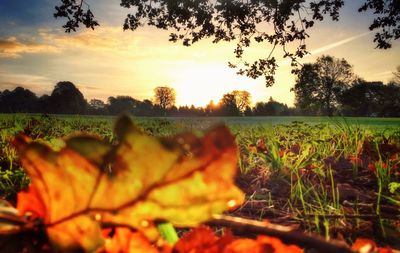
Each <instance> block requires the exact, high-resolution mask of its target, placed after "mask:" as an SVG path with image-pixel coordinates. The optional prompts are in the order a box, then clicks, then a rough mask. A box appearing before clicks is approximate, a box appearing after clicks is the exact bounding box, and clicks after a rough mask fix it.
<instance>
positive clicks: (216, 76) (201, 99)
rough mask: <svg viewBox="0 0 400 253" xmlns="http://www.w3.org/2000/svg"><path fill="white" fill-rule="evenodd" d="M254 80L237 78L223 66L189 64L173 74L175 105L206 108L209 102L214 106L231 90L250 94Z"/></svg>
mask: <svg viewBox="0 0 400 253" xmlns="http://www.w3.org/2000/svg"><path fill="white" fill-rule="evenodd" d="M252 83H254V80H252V79H249V78H246V77H243V76H238V75H237V74H236V73H235V71H234V70H232V69H230V68H228V67H227V66H226V65H223V64H204V63H203V64H202V63H191V65H190V66H188V67H187V68H184V69H179V70H177V71H176V73H175V81H174V82H173V85H172V86H173V87H174V89H175V90H176V103H177V105H178V106H180V105H189V106H190V105H194V106H196V107H198V106H206V105H207V104H209V102H210V101H211V100H213V102H214V103H215V104H216V103H218V101H219V100H220V99H221V98H222V96H223V95H224V94H226V93H228V92H230V91H232V90H248V91H249V92H250V93H251V92H252V90H253V88H254V85H251V84H252Z"/></svg>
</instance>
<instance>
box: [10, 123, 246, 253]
mask: <svg viewBox="0 0 400 253" xmlns="http://www.w3.org/2000/svg"><path fill="white" fill-rule="evenodd" d="M116 129H117V136H118V138H119V142H118V144H117V145H116V146H111V145H108V144H106V143H103V142H102V141H100V140H98V139H96V138H93V137H90V136H78V137H74V138H71V139H68V140H67V141H66V146H65V147H64V148H62V149H61V150H60V151H54V150H52V149H50V148H49V147H47V146H45V145H43V144H40V143H36V142H31V141H29V140H27V139H26V138H23V137H19V138H16V139H15V142H14V145H15V147H16V148H17V150H18V153H19V155H20V157H21V162H22V165H23V167H24V169H25V170H26V172H27V173H28V175H29V177H30V179H31V185H30V187H29V190H28V192H24V193H20V194H19V196H18V201H19V202H18V209H19V210H20V212H21V213H27V212H33V213H35V214H36V215H38V216H40V217H41V218H42V219H43V222H44V225H45V227H46V229H47V234H48V236H49V239H50V241H51V242H52V243H53V245H54V246H56V248H59V249H61V250H75V249H84V250H85V251H93V250H95V249H97V248H99V247H100V246H101V245H102V244H103V239H102V235H101V229H100V224H101V223H107V224H116V225H118V226H120V225H122V226H124V227H131V228H135V229H137V230H139V231H141V232H143V233H145V234H146V235H147V236H148V238H150V239H157V236H158V235H157V233H156V230H155V226H154V221H156V220H163V221H169V222H171V223H173V224H174V225H176V226H197V225H198V224H200V223H202V222H204V221H206V220H208V219H209V218H210V217H211V216H212V215H213V214H216V213H222V212H223V211H226V210H228V209H231V208H234V207H236V206H238V205H240V204H241V203H242V202H243V199H244V196H243V193H242V192H241V191H240V190H239V189H238V188H237V187H235V186H234V177H235V174H236V171H237V147H236V144H235V140H234V137H233V136H232V135H231V133H230V132H229V130H228V129H227V128H226V127H222V126H221V127H216V128H214V129H213V130H211V131H209V132H208V133H207V134H206V135H205V136H204V137H203V138H198V137H196V136H194V135H193V134H183V135H178V136H176V137H172V138H156V137H151V136H147V135H145V134H143V133H142V132H140V131H139V130H138V129H137V128H136V127H135V126H134V125H133V124H132V123H131V121H130V119H129V118H127V117H122V118H120V119H119V121H118V122H117V127H116ZM92 152H95V153H96V154H93V153H92ZM105 168H111V169H112V172H111V173H107V172H106V171H107V170H105Z"/></svg>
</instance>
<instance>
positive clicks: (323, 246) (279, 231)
mask: <svg viewBox="0 0 400 253" xmlns="http://www.w3.org/2000/svg"><path fill="white" fill-rule="evenodd" d="M207 224H208V225H211V226H223V227H228V228H231V229H232V230H233V231H237V232H245V233H256V234H262V235H269V236H274V237H278V238H279V239H281V240H282V241H284V242H286V243H293V244H296V245H299V246H301V247H304V248H310V249H315V250H317V251H318V252H328V253H336V252H342V253H352V251H351V249H350V248H349V247H348V246H347V245H346V244H345V243H343V242H339V241H327V240H324V239H322V238H321V237H319V236H317V235H314V236H310V235H306V234H304V233H301V232H298V231H293V230H292V229H291V228H289V227H285V226H280V225H275V224H270V223H267V222H262V221H255V220H249V219H244V218H238V217H232V216H226V215H213V218H212V219H211V220H210V221H209V222H207Z"/></svg>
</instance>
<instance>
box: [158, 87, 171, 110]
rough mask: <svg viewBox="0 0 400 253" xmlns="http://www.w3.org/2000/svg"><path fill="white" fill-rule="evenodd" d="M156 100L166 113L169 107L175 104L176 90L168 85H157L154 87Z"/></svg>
mask: <svg viewBox="0 0 400 253" xmlns="http://www.w3.org/2000/svg"><path fill="white" fill-rule="evenodd" d="M154 100H155V103H156V104H157V105H159V106H160V108H161V109H162V110H163V112H164V114H166V111H167V109H168V108H170V107H172V106H174V105H175V90H174V89H173V88H170V87H166V86H164V87H157V88H155V89H154Z"/></svg>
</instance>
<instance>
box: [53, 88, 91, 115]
mask: <svg viewBox="0 0 400 253" xmlns="http://www.w3.org/2000/svg"><path fill="white" fill-rule="evenodd" d="M48 106H49V107H48V108H45V110H46V111H49V112H52V113H61V114H83V113H84V112H85V111H86V106H87V102H86V100H85V98H84V97H83V95H82V93H81V92H80V91H79V90H78V89H77V88H76V87H75V85H74V84H73V83H71V82H68V81H64V82H58V83H57V84H56V86H55V87H54V90H53V92H52V93H51V96H50V98H49V103H48Z"/></svg>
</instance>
